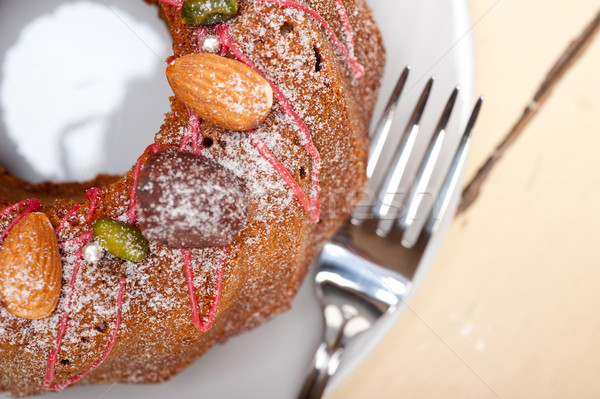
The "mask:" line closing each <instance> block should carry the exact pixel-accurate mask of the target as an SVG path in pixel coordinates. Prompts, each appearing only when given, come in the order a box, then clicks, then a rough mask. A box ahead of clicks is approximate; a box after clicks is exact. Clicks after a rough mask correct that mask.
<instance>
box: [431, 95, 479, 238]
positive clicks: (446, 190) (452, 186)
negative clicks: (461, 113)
mask: <svg viewBox="0 0 600 399" xmlns="http://www.w3.org/2000/svg"><path fill="white" fill-rule="evenodd" d="M482 104H483V97H479V99H478V100H477V102H476V103H475V106H474V107H473V111H472V112H471V116H470V117H469V122H468V123H467V127H466V128H465V131H464V133H463V135H462V137H461V139H460V143H459V145H458V148H457V150H456V153H455V155H454V158H453V159H452V163H451V164H450V168H448V173H447V174H446V176H445V177H444V184H443V185H442V188H441V189H440V193H439V195H438V199H437V201H436V203H438V204H439V207H438V208H437V209H436V208H435V207H434V209H433V211H432V212H431V216H430V218H429V221H428V224H427V227H426V230H427V231H428V232H429V233H430V234H433V233H435V232H436V231H437V229H438V227H439V225H440V221H441V220H442V219H443V218H444V216H445V214H446V211H447V210H448V206H449V205H450V199H451V197H452V193H454V191H455V190H456V187H457V186H458V184H459V179H460V173H459V172H460V171H461V170H462V168H463V166H464V163H465V162H466V158H467V153H468V151H469V145H470V144H471V132H472V131H473V127H474V126H475V122H476V121H477V117H478V116H479V111H480V110H481V105H482Z"/></svg>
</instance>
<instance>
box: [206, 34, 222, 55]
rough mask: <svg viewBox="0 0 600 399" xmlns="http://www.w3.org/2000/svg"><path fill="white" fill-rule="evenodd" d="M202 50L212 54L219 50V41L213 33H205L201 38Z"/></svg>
mask: <svg viewBox="0 0 600 399" xmlns="http://www.w3.org/2000/svg"><path fill="white" fill-rule="evenodd" d="M202 51H204V52H205V53H212V54H216V53H218V52H219V51H221V42H220V41H219V38H218V37H217V36H215V35H206V37H205V38H204V39H202Z"/></svg>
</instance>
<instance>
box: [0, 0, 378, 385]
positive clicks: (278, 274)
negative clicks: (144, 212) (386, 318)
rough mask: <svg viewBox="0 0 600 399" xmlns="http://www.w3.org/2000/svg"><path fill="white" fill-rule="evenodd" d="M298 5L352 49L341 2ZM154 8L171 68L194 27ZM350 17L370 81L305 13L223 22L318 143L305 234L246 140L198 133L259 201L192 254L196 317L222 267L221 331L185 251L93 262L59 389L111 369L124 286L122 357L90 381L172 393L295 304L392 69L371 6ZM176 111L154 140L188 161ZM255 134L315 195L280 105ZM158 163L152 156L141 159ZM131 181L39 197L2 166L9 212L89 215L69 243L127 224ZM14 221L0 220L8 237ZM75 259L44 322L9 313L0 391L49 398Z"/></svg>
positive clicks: (286, 195)
mask: <svg viewBox="0 0 600 399" xmlns="http://www.w3.org/2000/svg"><path fill="white" fill-rule="evenodd" d="M302 3H303V4H306V5H308V6H310V7H311V8H313V9H314V10H315V11H317V12H318V13H319V14H320V15H321V16H323V18H325V19H326V20H327V22H328V23H329V25H330V26H331V27H332V28H333V30H334V31H335V33H336V35H337V37H338V38H340V39H341V41H342V42H343V38H344V28H343V25H342V23H341V22H340V17H339V15H338V12H337V10H336V6H335V2H334V1H333V0H306V1H304V2H302ZM158 6H159V7H160V10H163V8H164V12H163V11H161V14H162V17H163V18H164V19H165V20H166V21H168V24H169V27H170V30H171V33H172V36H173V42H174V44H173V48H174V54H175V56H181V55H184V54H188V53H192V52H195V51H196V29H195V28H192V27H190V26H187V25H183V24H182V23H181V22H180V15H179V12H178V10H176V9H175V8H173V7H169V6H163V5H158ZM344 6H345V8H346V10H347V14H348V16H349V18H350V24H351V26H352V28H353V34H354V36H355V37H354V39H355V56H356V59H357V60H358V62H359V63H360V64H362V65H363V66H364V67H365V75H364V77H362V78H361V79H355V78H354V77H353V76H352V73H351V71H350V68H349V67H348V64H347V63H346V62H345V61H344V60H343V58H342V57H340V55H339V51H338V49H337V48H335V47H334V46H333V45H332V43H331V40H330V38H328V37H327V35H326V33H325V32H324V31H323V30H322V29H321V28H320V26H319V25H318V24H317V23H315V21H314V20H313V19H312V18H310V17H309V16H307V15H305V14H303V13H302V12H299V11H290V10H285V9H284V8H282V7H279V6H276V5H271V4H265V3H263V2H261V1H241V2H240V11H239V13H238V15H237V16H236V17H235V18H234V19H232V20H231V21H230V22H228V25H229V31H230V34H231V37H232V39H233V40H234V41H235V42H236V43H237V44H238V45H239V46H240V47H241V49H242V50H243V51H244V53H245V54H246V55H247V56H248V57H249V58H250V59H252V60H253V61H254V63H255V64H256V65H257V66H258V68H259V69H261V70H262V71H263V73H264V74H265V76H266V77H267V78H268V79H269V80H271V81H272V82H273V83H274V84H275V85H277V86H278V87H280V88H281V90H282V92H283V93H284V94H285V96H286V97H287V98H288V99H289V101H290V103H291V104H292V106H293V108H294V110H295V111H296V112H297V113H298V115H299V116H300V117H301V118H302V120H303V121H304V122H305V123H306V126H307V127H308V129H309V130H310V132H311V136H312V140H313V141H314V144H315V146H316V148H317V149H318V151H319V153H320V157H321V170H320V178H319V184H320V189H321V191H320V203H321V213H320V221H319V222H318V223H316V224H313V223H310V222H309V218H308V214H307V212H306V211H305V210H304V209H303V208H302V207H301V205H300V204H299V201H298V200H297V198H296V197H295V196H294V194H293V192H292V191H291V190H290V188H289V187H288V186H287V185H286V183H285V182H284V181H283V180H282V179H281V177H280V176H279V175H278V174H277V173H276V172H275V170H274V169H273V167H272V166H271V165H270V164H269V163H268V162H267V161H266V160H265V159H264V158H263V157H262V156H261V155H260V153H259V152H258V151H257V149H256V148H255V147H254V146H253V145H252V143H251V141H250V140H249V137H248V134H247V133H246V132H233V131H227V130H223V129H220V128H218V127H216V126H213V125H210V124H208V123H203V124H202V127H201V134H202V136H203V138H204V139H203V143H204V148H203V150H202V156H205V157H207V158H210V159H213V160H215V161H217V162H218V163H219V164H221V165H222V166H224V167H225V168H227V169H229V170H230V171H232V172H233V173H234V174H235V175H236V176H237V177H238V178H240V179H241V180H242V181H243V182H244V184H245V185H246V188H247V190H248V192H249V195H250V210H249V221H248V223H247V225H246V227H245V228H244V230H243V231H242V233H241V235H240V236H238V237H237V238H236V239H235V240H234V241H233V242H232V243H231V244H230V245H228V246H226V247H206V248H199V249H192V250H191V254H192V261H193V262H192V263H193V271H194V286H195V288H196V295H197V298H198V302H199V305H200V311H201V317H204V316H205V315H206V313H207V312H208V308H209V307H210V304H211V302H212V300H213V297H214V295H215V285H216V277H215V274H216V272H215V271H216V270H217V268H219V267H220V265H223V267H224V276H223V288H222V296H221V301H220V303H219V305H218V308H217V314H216V318H215V321H214V324H213V326H212V328H210V329H209V330H208V331H206V332H200V331H198V330H197V329H196V328H195V327H194V325H193V324H192V320H191V316H190V301H189V298H188V289H187V286H186V274H185V270H184V263H183V254H182V250H180V249H173V248H169V247H167V246H163V245H160V244H157V243H153V242H150V251H149V254H148V256H147V257H146V258H145V259H144V260H142V261H140V262H137V263H133V262H126V261H123V260H120V259H118V258H116V257H114V256H111V255H106V256H104V257H103V258H102V260H100V262H98V263H96V264H89V263H86V262H85V261H82V262H81V269H80V271H79V274H78V277H77V281H76V284H75V285H74V287H75V288H74V292H73V299H72V303H71V308H72V310H71V314H70V319H69V322H68V326H67V329H66V332H65V335H64V339H63V342H62V345H61V347H60V351H59V354H58V361H57V363H56V378H55V382H60V381H64V380H67V379H69V378H70V377H72V376H75V375H77V374H79V373H81V372H83V371H85V370H87V369H89V368H90V367H92V366H93V365H94V364H95V363H96V362H97V361H98V359H100V358H101V357H102V354H103V352H104V351H105V348H106V347H107V345H108V343H109V340H110V337H111V334H112V332H113V329H114V328H115V314H116V310H115V309H116V304H117V293H118V292H119V284H120V280H121V278H122V277H125V281H126V284H125V288H124V295H123V302H122V306H121V313H122V319H121V324H120V328H119V331H118V335H117V339H116V342H115V345H114V347H113V348H112V350H111V351H110V354H109V355H108V357H107V358H106V359H105V361H104V362H103V363H102V364H101V365H100V366H99V367H98V368H96V369H95V370H93V371H92V372H90V373H89V374H87V375H86V376H85V377H84V378H83V380H82V381H83V382H87V383H94V382H112V381H120V382H131V383H136V382H159V381H163V380H165V379H167V378H169V377H170V376H172V375H173V374H175V373H177V372H178V371H179V370H181V369H182V368H184V367H186V366H187V365H188V364H189V363H190V362H192V361H193V360H194V359H196V358H197V357H198V356H199V355H201V354H202V353H203V352H205V351H206V350H207V349H209V348H210V347H211V346H212V345H214V344H215V343H218V342H222V341H224V340H225V339H227V338H228V337H230V336H232V335H234V334H237V333H239V332H241V331H244V330H247V329H249V328H252V327H254V326H256V325H257V324H259V323H262V322H264V321H265V320H267V319H269V318H271V317H273V316H274V315H276V314H278V313H279V312H281V311H283V310H285V309H287V308H288V307H289V306H290V302H291V300H292V298H293V296H294V294H295V293H296V291H297V289H298V287H299V285H300V283H301V282H302V279H303V278H304V275H305V274H306V272H307V269H308V266H309V263H310V261H311V259H312V258H313V257H314V255H315V254H316V252H317V251H318V250H319V249H320V246H321V245H322V244H323V243H324V241H326V240H327V239H328V238H329V237H330V236H331V235H332V234H333V233H334V232H335V230H336V229H337V228H339V226H340V225H341V223H342V222H343V221H344V219H345V217H346V216H347V214H348V213H349V211H350V210H351V208H352V207H353V205H354V204H355V203H356V200H357V197H358V195H359V194H360V191H361V189H362V188H363V186H364V184H365V181H366V178H365V175H364V169H365V163H366V157H367V129H368V123H369V120H370V117H371V110H372V107H373V105H374V101H375V97H376V91H377V88H378V84H379V78H380V76H381V73H382V71H383V58H384V57H383V48H382V44H381V38H380V36H379V34H378V32H377V30H376V27H375V25H374V23H373V21H372V20H371V17H370V13H369V11H368V9H367V7H366V5H365V4H364V2H363V1H362V0H345V1H344ZM227 56H228V57H231V58H234V57H233V55H232V54H227ZM171 104H172V111H171V112H170V113H169V114H167V115H166V119H165V123H164V125H163V126H162V127H161V130H160V132H158V133H157V135H156V144H157V145H158V147H159V148H160V150H177V149H179V146H180V143H181V141H182V138H183V135H184V133H185V131H186V127H187V125H188V115H187V112H186V109H185V106H184V104H183V103H181V102H180V101H178V100H177V99H175V98H172V99H171ZM256 134H257V135H258V137H260V138H261V139H262V140H263V141H264V142H265V143H266V144H267V146H268V147H269V148H270V150H271V151H272V152H273V154H274V155H275V156H276V157H277V158H278V159H279V161H280V162H281V163H282V164H283V165H284V166H285V167H286V169H287V170H288V171H289V172H290V174H291V175H292V177H293V178H294V180H295V181H296V182H298V183H299V185H300V187H301V188H302V190H303V191H304V192H305V193H307V194H308V193H309V192H310V183H311V170H312V167H313V163H312V159H311V157H310V156H309V155H308V153H307V151H306V150H305V148H304V146H303V143H302V142H301V140H300V138H299V137H300V136H299V134H298V129H297V127H296V125H295V124H294V123H293V122H292V121H290V118H289V117H288V115H286V114H285V112H284V111H283V110H282V107H281V105H280V104H279V103H277V102H275V104H274V106H273V109H272V111H271V113H270V114H269V116H268V118H267V119H266V121H264V122H263V123H262V124H261V125H260V126H259V127H258V128H257V129H256ZM149 144H150V143H149ZM149 155H150V152H149V151H147V152H146V153H145V155H144V156H143V157H142V160H145V159H146V158H147V157H148V156H149ZM132 157H134V156H132ZM132 181H133V169H132V170H131V171H129V172H128V173H127V174H126V175H125V176H124V177H122V178H121V179H118V178H111V177H107V176H101V177H99V178H98V179H96V180H95V181H93V182H90V183H89V184H66V185H58V184H41V185H30V184H26V183H24V182H21V181H19V180H18V179H16V178H15V177H12V176H10V175H9V174H8V173H6V172H5V171H4V169H1V168H0V210H2V209H3V208H4V207H6V206H8V205H10V204H12V203H15V202H16V201H19V200H23V199H27V198H37V199H39V200H40V201H41V202H42V204H43V208H42V211H43V212H44V213H46V214H47V215H48V216H49V217H50V221H51V222H52V224H53V226H54V227H57V226H58V224H59V222H60V220H61V219H62V218H63V216H64V215H65V214H66V213H67V212H68V211H69V210H70V209H71V208H72V206H73V205H74V204H75V203H80V204H81V207H80V208H79V209H78V210H77V211H76V213H75V214H74V215H73V216H72V217H71V218H69V224H68V225H67V226H66V227H65V228H64V229H62V230H61V231H60V233H59V234H58V240H59V241H61V242H62V241H65V240H67V239H70V238H73V237H77V236H80V235H81V234H82V233H84V232H86V231H89V230H90V229H91V228H92V225H93V222H94V221H95V220H98V219H101V218H113V219H116V218H118V217H120V216H122V215H123V214H125V213H126V212H127V210H128V207H129V195H130V191H131V188H132ZM92 186H98V187H101V188H102V190H101V192H100V194H99V201H98V205H97V207H96V209H95V211H94V213H93V218H92V220H91V221H90V222H86V220H85V219H86V214H87V211H88V209H89V202H88V201H87V200H86V199H85V196H84V194H83V193H84V190H85V189H86V188H88V187H92ZM57 198H58V199H57ZM16 215H17V213H11V214H9V215H7V216H4V217H0V231H2V230H3V229H5V228H6V226H7V225H8V223H9V222H10V221H11V219H12V218H13V217H14V216H16ZM77 249H78V247H77V248H76V247H66V248H63V249H62V250H61V256H62V264H63V283H62V293H61V297H60V300H59V303H58V306H57V308H56V310H55V311H54V312H53V313H52V314H51V315H50V316H49V317H47V318H44V319H41V320H27V319H22V318H19V317H16V316H13V315H12V314H10V313H8V312H7V311H6V310H5V309H4V308H2V307H0V390H6V391H10V392H12V393H13V394H16V395H27V394H32V393H36V392H39V391H41V390H42V388H41V382H42V381H43V379H44V375H45V373H46V368H47V361H48V356H49V354H50V353H51V351H52V350H53V348H54V347H55V344H56V338H57V335H58V329H59V325H60V320H61V317H62V314H63V312H62V311H63V309H64V308H65V306H66V305H67V303H66V302H67V293H68V291H69V285H70V283H71V279H72V275H73V269H74V267H75V263H76V262H75V258H76V256H75V252H76V250H77ZM0 267H1V265H0Z"/></svg>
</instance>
